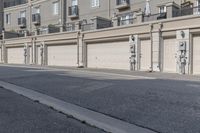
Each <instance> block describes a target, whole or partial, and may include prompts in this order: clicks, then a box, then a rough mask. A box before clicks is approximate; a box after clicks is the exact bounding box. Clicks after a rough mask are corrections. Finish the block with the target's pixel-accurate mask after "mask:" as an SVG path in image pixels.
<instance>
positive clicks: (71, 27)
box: [66, 24, 75, 32]
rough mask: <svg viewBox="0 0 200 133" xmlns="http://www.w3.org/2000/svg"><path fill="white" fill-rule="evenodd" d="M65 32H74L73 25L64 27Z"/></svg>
mask: <svg viewBox="0 0 200 133" xmlns="http://www.w3.org/2000/svg"><path fill="white" fill-rule="evenodd" d="M66 31H68V32H70V31H75V24H72V25H68V26H67V27H66Z"/></svg>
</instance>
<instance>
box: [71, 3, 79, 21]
mask: <svg viewBox="0 0 200 133" xmlns="http://www.w3.org/2000/svg"><path fill="white" fill-rule="evenodd" d="M78 14H79V13H78V6H77V5H75V6H70V7H69V17H70V18H76V17H78Z"/></svg>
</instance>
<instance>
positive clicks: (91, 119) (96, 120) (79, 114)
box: [0, 81, 155, 133]
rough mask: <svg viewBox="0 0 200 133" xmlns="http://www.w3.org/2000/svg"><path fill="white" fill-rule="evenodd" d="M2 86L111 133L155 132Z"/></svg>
mask: <svg viewBox="0 0 200 133" xmlns="http://www.w3.org/2000/svg"><path fill="white" fill-rule="evenodd" d="M0 86H2V87H4V88H5V89H7V90H10V91H13V92H15V93H18V94H21V95H23V96H25V97H28V98H30V99H32V100H34V101H39V102H40V103H42V104H45V105H47V106H50V107H53V108H54V109H55V110H58V111H61V112H63V113H64V114H67V115H71V116H73V117H74V118H76V119H78V120H80V121H85V122H86V123H88V124H90V125H93V126H95V127H97V128H100V129H103V130H105V131H107V132H111V133H155V132H153V131H151V130H148V129H145V128H141V127H138V126H135V125H133V124H130V123H127V122H124V121H121V120H118V119H115V118H112V117H110V116H106V115H104V114H101V113H97V112H94V111H91V110H89V109H85V108H82V107H80V106H76V105H73V104H70V103H67V102H64V101H62V100H59V99H56V98H54V97H50V96H48V95H45V94H42V93H39V92H36V91H33V90H30V89H26V88H24V87H20V86H16V85H14V84H10V83H7V82H3V81H0Z"/></svg>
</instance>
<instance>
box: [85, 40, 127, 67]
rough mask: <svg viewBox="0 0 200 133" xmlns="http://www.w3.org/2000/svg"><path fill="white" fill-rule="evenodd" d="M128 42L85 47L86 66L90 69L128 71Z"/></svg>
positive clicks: (96, 44)
mask: <svg viewBox="0 0 200 133" xmlns="http://www.w3.org/2000/svg"><path fill="white" fill-rule="evenodd" d="M129 57H130V53H129V42H128V41H120V42H106V43H95V44H88V45H87V66H88V67H90V68H108V69H126V70H129Z"/></svg>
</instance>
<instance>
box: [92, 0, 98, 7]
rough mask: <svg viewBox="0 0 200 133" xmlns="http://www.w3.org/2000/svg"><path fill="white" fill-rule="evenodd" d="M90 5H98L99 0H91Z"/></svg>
mask: <svg viewBox="0 0 200 133" xmlns="http://www.w3.org/2000/svg"><path fill="white" fill-rule="evenodd" d="M91 7H99V0H91Z"/></svg>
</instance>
